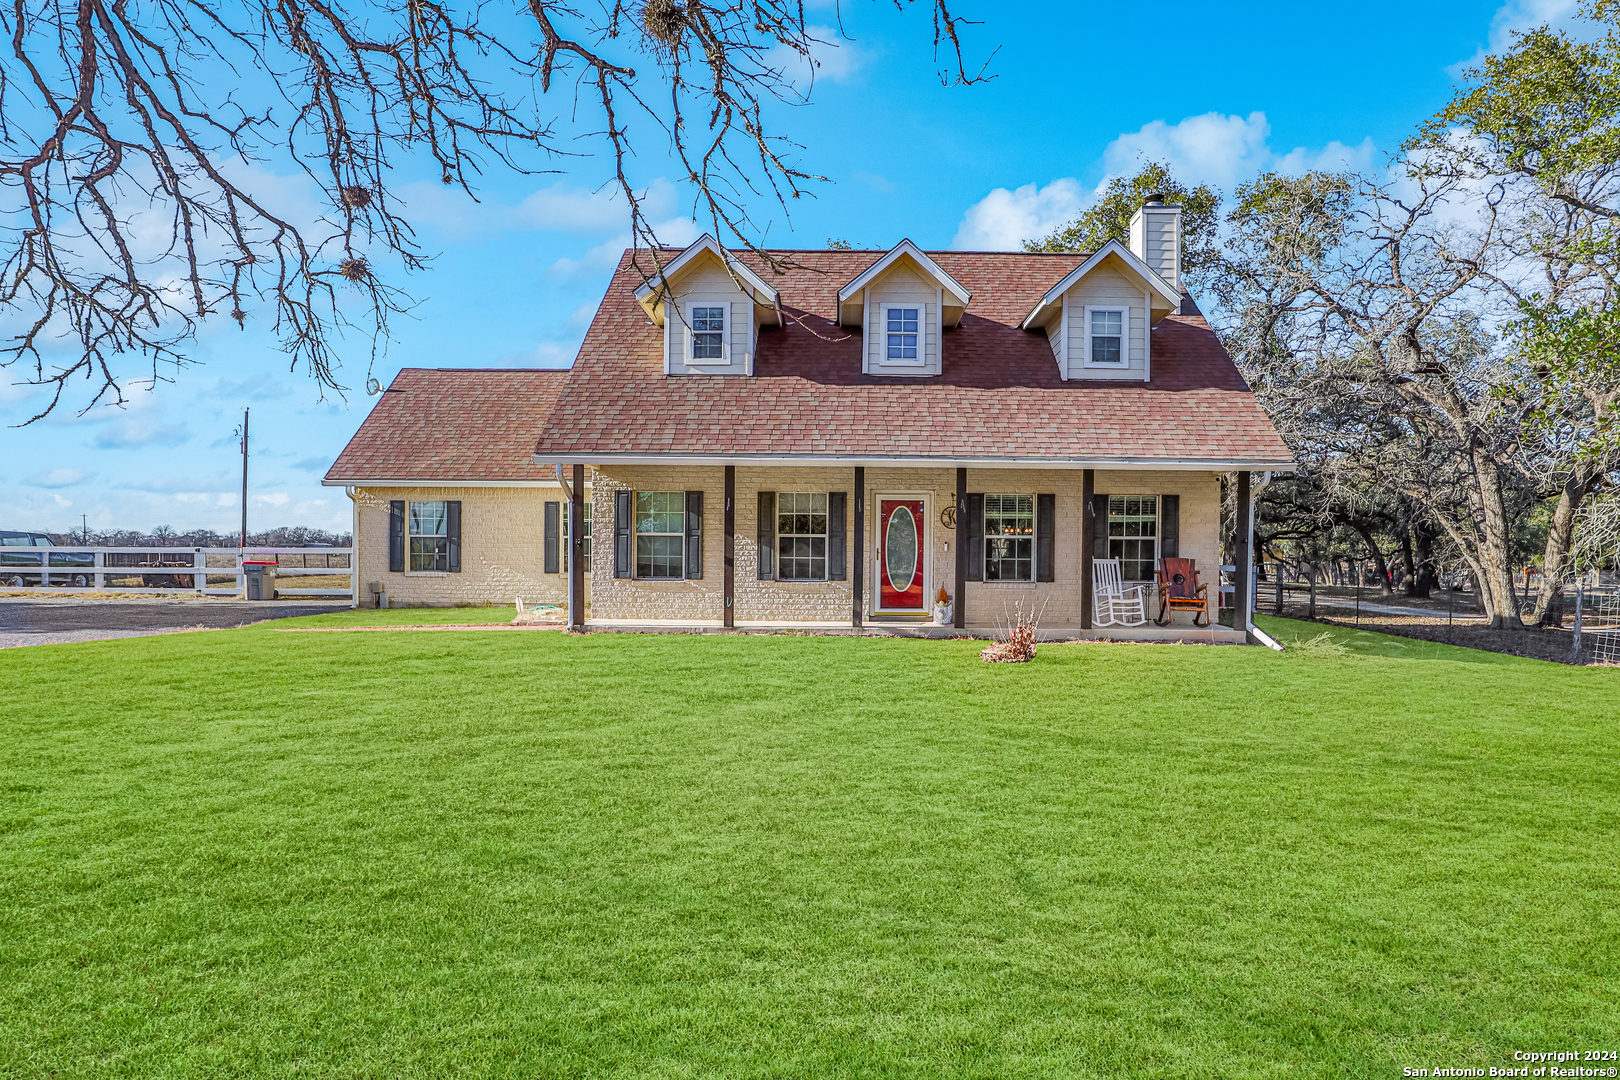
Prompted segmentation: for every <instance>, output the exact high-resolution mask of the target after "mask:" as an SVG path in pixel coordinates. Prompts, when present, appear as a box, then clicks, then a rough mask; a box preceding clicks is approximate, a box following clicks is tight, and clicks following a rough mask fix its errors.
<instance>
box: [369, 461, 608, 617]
mask: <svg viewBox="0 0 1620 1080" xmlns="http://www.w3.org/2000/svg"><path fill="white" fill-rule="evenodd" d="M355 494H356V497H357V498H358V500H359V503H360V507H359V509H360V530H359V532H360V535H359V537H358V538H357V539H358V544H359V558H360V575H359V578H358V579H357V585H358V587H359V589H360V605H361V606H362V607H369V606H371V605H372V604H374V603H375V599H374V597H373V596H372V593H371V583H372V582H374V581H376V582H380V583H382V585H383V586H384V588H386V589H387V590H388V602H389V604H391V605H393V606H396V607H419V606H420V607H448V606H452V605H456V604H510V603H512V602H513V600H515V599H516V598H517V597H520V596H521V597H522V598H523V600H524V603H526V604H530V605H533V604H566V603H567V602H568V576H567V575H566V574H560V573H559V574H547V573H545V572H544V571H545V504H546V503H547V502H548V501H559V502H560V501H563V494H562V489H561V488H560V487H559V486H557V485H550V486H546V487H510V488H482V487H480V488H437V487H436V488H360V489H358V490H357V491H356V492H355ZM393 499H404V500H406V501H408V502H414V501H422V502H427V501H434V500H440V499H460V500H461V573H459V574H448V573H447V574H425V573H403V574H396V573H392V572H390V571H389V569H388V503H389V501H390V500H393ZM564 512H566V508H565V509H564ZM610 514H611V511H610ZM610 520H611V517H610ZM610 550H611V549H610ZM407 551H408V548H407ZM406 565H409V556H408V555H407V557H406Z"/></svg>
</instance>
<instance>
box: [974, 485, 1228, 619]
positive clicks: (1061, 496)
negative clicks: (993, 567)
mask: <svg viewBox="0 0 1620 1080" xmlns="http://www.w3.org/2000/svg"><path fill="white" fill-rule="evenodd" d="M954 484H955V478H954V476H953V478H952V485H953V488H954ZM1084 489H1085V475H1084V473H1082V472H1081V471H1080V470H1078V469H1062V470H1059V469H1053V470H1031V469H969V470H968V490H969V491H982V492H985V493H987V494H992V493H998V492H999V493H1019V494H1022V493H1028V494H1032V495H1033V494H1043V493H1051V494H1053V495H1056V496H1057V499H1056V503H1057V521H1056V530H1055V531H1056V537H1055V540H1056V544H1055V547H1056V551H1055V560H1054V566H1053V571H1054V577H1055V578H1056V580H1055V581H1051V582H1037V583H1033V584H1028V583H1022V582H999V581H982V582H981V581H970V582H968V583H967V621H968V624H969V625H970V626H992V625H999V624H1000V623H1002V622H1003V621H1005V619H1006V617H1007V615H1008V614H1010V613H1011V612H1013V611H1015V610H1016V609H1017V608H1018V607H1019V606H1020V605H1022V607H1023V609H1024V610H1025V611H1030V610H1034V611H1037V612H1040V613H1041V625H1042V626H1044V627H1050V628H1054V629H1056V628H1058V627H1079V626H1080V624H1081V621H1082V615H1083V607H1084V605H1083V600H1084V593H1083V591H1082V590H1083V586H1084V577H1083V565H1084V564H1083V563H1082V561H1081V560H1082V559H1083V558H1084V555H1085V551H1084V548H1085V543H1084V537H1083V536H1082V534H1081V529H1082V526H1083V518H1082V517H1081V514H1082V509H1083V494H1084ZM1094 489H1095V492H1096V494H1099V495H1180V496H1181V526H1180V538H1181V555H1182V557H1183V558H1190V559H1196V560H1197V561H1198V576H1199V580H1200V581H1208V582H1210V587H1211V590H1213V589H1214V582H1215V572H1216V568H1217V567H1218V566H1219V561H1218V555H1219V551H1220V538H1219V521H1220V517H1219V514H1220V476H1219V474H1217V473H1203V472H1135V471H1129V472H1127V471H1124V470H1120V471H1108V470H1098V471H1097V474H1096V477H1095V479H1094ZM951 572H952V573H954V564H953V568H952V570H951ZM1148 599H1149V608H1150V610H1149V612H1148V614H1149V615H1150V616H1152V615H1156V614H1157V613H1158V607H1157V600H1156V598H1155V596H1154V594H1153V592H1152V590H1151V589H1149V591H1148ZM1191 623H1192V614H1191V613H1189V612H1180V613H1177V614H1176V615H1175V617H1174V620H1173V624H1172V625H1176V626H1181V625H1183V624H1185V625H1191Z"/></svg>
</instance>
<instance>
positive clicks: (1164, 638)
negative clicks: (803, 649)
mask: <svg viewBox="0 0 1620 1080" xmlns="http://www.w3.org/2000/svg"><path fill="white" fill-rule="evenodd" d="M585 629H586V630H601V631H607V632H610V633H612V632H616V633H643V634H733V633H735V634H779V633H803V634H824V635H827V636H829V637H905V638H974V639H979V640H990V639H994V638H997V637H1000V636H1001V635H1002V633H1003V631H1002V629H1001V628H1000V627H996V626H969V627H966V628H964V629H960V630H959V629H957V628H956V627H954V626H937V625H935V624H933V623H920V622H883V621H881V620H876V621H868V622H867V623H866V624H865V625H864V626H862V627H860V628H859V629H857V628H855V627H853V626H851V625H850V624H849V623H847V622H787V621H781V622H777V621H755V620H738V622H737V625H736V628H735V629H732V630H727V629H726V628H725V627H724V626H722V625H721V623H720V620H719V619H587V620H586V621H585ZM1036 636H1037V640H1040V641H1047V642H1053V641H1142V642H1149V641H1152V642H1175V641H1183V642H1187V643H1189V644H1203V645H1210V644H1216V645H1241V644H1243V643H1244V642H1245V640H1246V635H1244V634H1242V633H1240V632H1238V631H1236V630H1233V629H1231V628H1230V627H1225V626H1216V627H1214V628H1207V627H1206V628H1203V629H1199V628H1197V627H1192V626H1153V625H1152V624H1149V625H1147V626H1137V627H1128V626H1110V627H1105V628H1103V629H1100V630H1081V629H1079V628H1078V627H1071V626H1058V627H1043V628H1042V629H1041V630H1040V631H1039V633H1038V634H1037V635H1036Z"/></svg>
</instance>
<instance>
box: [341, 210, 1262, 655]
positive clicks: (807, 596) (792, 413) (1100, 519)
mask: <svg viewBox="0 0 1620 1080" xmlns="http://www.w3.org/2000/svg"><path fill="white" fill-rule="evenodd" d="M1180 227H1181V212H1180V209H1179V208H1178V207H1174V206H1164V205H1160V204H1158V203H1149V204H1148V205H1146V206H1144V207H1143V208H1142V209H1141V210H1140V211H1139V212H1138V214H1137V215H1136V217H1135V219H1134V220H1133V222H1132V225H1131V230H1130V242H1129V244H1122V243H1119V242H1110V243H1108V244H1106V245H1104V246H1103V248H1102V249H1101V250H1099V251H1097V252H1094V253H1091V254H1022V253H1009V252H924V251H922V250H920V249H919V248H917V247H916V245H914V244H912V243H911V242H910V241H902V242H901V243H900V244H899V245H897V246H896V247H895V248H893V249H892V250H890V251H887V252H875V251H847V250H832V251H794V252H786V253H783V261H784V262H786V263H788V264H789V268H788V269H786V270H781V269H778V270H776V271H771V270H768V269H767V268H766V267H764V266H762V265H760V264H759V263H758V262H756V261H755V260H753V259H752V258H749V257H746V256H741V255H737V254H734V253H731V252H728V251H726V250H725V249H723V248H722V247H721V246H720V245H718V244H717V243H715V242H714V240H712V239H711V238H708V237H705V238H703V239H701V240H699V241H698V242H697V243H695V244H693V245H692V246H691V247H689V248H687V249H686V250H685V251H680V252H674V251H669V252H661V253H659V258H658V259H657V260H652V259H650V258H649V253H647V252H641V253H640V258H633V257H632V254H633V253H630V252H627V253H626V255H625V257H624V259H623V260H621V262H620V265H619V267H618V270H617V272H616V273H615V274H614V277H613V280H612V282H611V283H610V284H609V286H608V290H607V293H606V295H605V296H604V297H603V300H602V303H601V305H600V308H599V309H598V311H597V314H596V318H595V320H594V321H593V323H592V325H591V327H590V330H589V332H588V333H587V334H586V337H585V341H584V343H583V345H582V346H581V348H580V351H579V355H578V358H577V359H576V361H575V363H574V366H573V368H572V369H571V370H570V371H568V372H565V373H558V374H543V373H538V372H529V373H524V374H522V375H519V374H517V373H512V372H466V373H460V374H456V373H449V372H434V373H425V372H415V371H406V372H402V373H401V375H400V378H399V379H398V380H396V383H395V388H399V389H402V390H404V391H405V392H406V393H408V394H414V395H417V396H418V397H419V398H423V400H422V405H423V406H424V407H426V406H427V405H428V401H427V400H426V398H428V397H432V396H433V395H432V392H431V391H428V392H427V393H426V394H425V395H424V390H423V382H424V380H426V381H427V383H429V384H431V383H433V381H434V380H460V381H461V383H462V384H464V385H465V386H466V387H467V388H468V391H467V392H469V393H472V394H474V395H476V396H479V397H480V398H482V403H481V404H480V405H479V406H478V408H479V409H483V410H493V411H494V412H497V413H500V415H501V416H502V417H503V421H502V423H501V424H496V425H494V426H493V427H492V429H491V430H490V431H489V432H488V433H487V435H486V434H485V433H484V431H483V428H482V424H481V422H478V421H476V420H473V419H472V418H473V415H474V414H473V412H472V411H469V412H468V414H467V416H468V418H469V422H468V423H464V424H461V425H460V426H457V427H456V432H457V435H456V438H457V439H465V440H467V441H468V442H469V443H470V444H474V445H476V446H479V447H482V446H484V445H486V444H487V445H488V446H491V447H494V446H495V445H497V444H499V445H500V446H502V447H505V448H506V449H503V450H501V451H500V453H503V454H506V456H508V457H511V456H513V455H512V454H511V451H510V445H511V442H512V440H513V439H514V438H515V437H516V433H517V431H518V429H519V428H520V427H521V425H522V424H523V423H525V422H528V421H527V419H517V417H518V416H519V413H520V412H521V413H522V416H523V417H525V418H528V417H532V418H533V429H532V440H531V444H530V446H529V448H528V449H529V451H530V453H529V455H528V457H527V459H526V461H525V462H523V463H522V465H521V466H519V465H516V464H514V466H513V467H512V469H511V470H509V471H508V472H507V473H504V474H502V475H510V476H513V477H517V476H519V475H520V474H521V476H523V477H526V478H528V479H525V480H523V483H526V484H530V485H531V487H528V488H523V489H519V488H518V487H517V486H516V484H515V483H514V485H513V486H512V487H510V488H503V487H502V486H501V484H500V482H499V480H498V479H495V478H493V477H492V478H491V479H490V480H489V481H488V486H486V487H481V488H475V487H473V486H470V485H467V484H463V485H461V488H460V490H459V499H458V500H456V501H455V515H456V518H457V519H458V528H459V529H460V530H462V533H461V535H460V536H459V537H458V538H457V540H456V542H455V546H456V548H457V549H458V556H457V567H458V569H455V570H449V569H445V568H444V567H441V566H440V565H439V564H438V563H437V562H433V563H432V564H431V566H430V565H429V560H427V559H421V558H419V556H418V549H419V548H422V547H423V546H424V541H425V542H426V548H429V549H432V550H435V551H436V550H437V548H436V538H435V537H432V536H428V535H419V531H418V530H419V529H420V528H440V527H441V526H440V524H439V522H440V521H441V519H448V518H449V516H450V512H449V510H448V509H445V510H440V509H439V507H440V505H441V504H443V503H445V502H447V501H448V500H446V499H443V498H438V497H431V498H430V497H425V496H423V495H422V493H423V492H427V494H428V495H437V494H439V493H441V492H442V490H444V489H442V488H434V487H423V486H421V482H422V481H423V480H424V479H426V476H425V475H417V474H412V475H405V474H403V473H401V471H400V469H399V468H398V467H395V466H393V465H388V464H376V465H367V464H363V462H364V461H365V460H366V459H365V458H364V455H363V454H362V453H361V452H360V448H364V447H367V446H373V445H377V444H378V443H379V441H383V440H388V439H395V440H396V441H401V440H402V441H403V442H410V441H411V440H412V439H413V438H415V437H417V435H416V434H414V433H419V432H420V430H421V427H422V424H421V422H420V421H419V420H417V419H414V416H415V414H414V413H412V407H411V406H410V405H409V404H408V403H404V402H402V403H398V404H396V403H393V402H390V401H388V400H386V399H385V401H384V403H383V404H382V405H380V406H379V407H378V409H377V410H376V412H374V413H373V415H372V417H370V418H368V419H367V421H366V422H365V424H364V425H363V426H362V428H361V430H360V432H359V433H358V434H357V435H356V436H355V440H354V442H353V443H351V445H350V447H349V449H347V450H345V451H344V454H343V455H342V456H341V457H340V458H339V459H338V462H337V463H336V464H335V465H334V467H333V469H332V471H331V473H330V474H329V475H328V479H327V482H328V483H331V484H345V485H348V486H350V487H351V488H353V489H355V495H356V497H357V503H356V506H357V529H358V532H357V537H358V538H359V539H358V542H359V547H360V550H361V556H360V560H361V561H360V566H361V570H360V574H361V577H362V578H365V579H369V580H381V581H383V582H384V583H385V584H386V585H387V587H388V591H389V592H390V594H391V595H392V596H394V597H395V598H396V599H398V600H400V601H403V602H407V603H410V602H433V601H439V600H442V599H444V598H445V597H447V596H451V595H454V596H456V597H458V598H460V599H465V600H488V601H500V602H507V603H509V602H511V600H512V598H513V595H524V596H526V597H529V596H532V597H535V598H537V599H545V598H548V597H549V598H555V599H556V600H558V601H559V602H561V601H562V600H564V599H566V598H567V597H569V595H570V584H571V585H572V590H573V607H572V612H573V614H572V615H571V618H572V619H573V620H574V621H576V622H581V623H583V621H584V619H585V605H586V603H587V601H588V604H589V621H588V624H587V625H590V626H603V627H609V626H630V625H645V624H652V625H682V626H693V627H707V626H712V627H731V626H735V627H749V626H765V625H769V626H782V625H791V626H805V627H824V628H832V627H835V626H839V627H847V626H851V625H855V626H866V627H872V626H882V625H885V624H892V625H896V626H907V625H911V624H915V623H917V622H920V621H923V620H925V619H927V618H928V613H929V612H930V610H931V609H932V606H933V600H934V598H935V595H936V593H937V592H938V591H939V590H940V589H941V588H942V587H943V588H944V589H945V591H946V592H947V593H948V594H949V595H950V596H951V598H952V600H953V623H954V625H955V626H957V627H962V628H970V629H971V628H976V627H977V628H988V627H993V626H995V625H997V624H998V623H1000V622H1001V621H1002V620H1003V619H1004V618H1005V616H1006V613H1008V612H1010V611H1012V610H1013V609H1015V608H1017V607H1019V606H1020V605H1021V606H1022V608H1023V609H1024V610H1025V611H1029V610H1031V609H1035V610H1039V611H1041V612H1042V624H1043V626H1044V627H1045V628H1048V629H1052V630H1058V631H1063V632H1084V631H1085V630H1087V629H1089V628H1090V625H1091V621H1092V600H1091V596H1090V590H1091V582H1092V574H1091V566H1092V560H1093V559H1095V558H1106V559H1119V560H1120V561H1121V562H1120V567H1121V570H1122V573H1123V576H1124V577H1125V578H1126V579H1127V580H1128V581H1139V582H1152V581H1153V580H1154V567H1155V563H1156V560H1158V559H1159V558H1161V557H1164V556H1179V557H1187V558H1192V559H1194V560H1195V561H1196V565H1197V567H1198V569H1199V572H1200V575H1201V576H1202V577H1203V579H1204V580H1205V581H1208V582H1210V583H1211V584H1212V586H1213V583H1214V581H1215V579H1216V570H1217V567H1218V565H1219V563H1220V556H1221V550H1222V543H1221V540H1222V538H1221V536H1220V531H1221V528H1220V521H1221V507H1220V502H1221V484H1220V479H1221V476H1222V475H1223V474H1235V475H1236V476H1237V477H1238V480H1239V483H1238V484H1236V485H1235V486H1234V490H1235V491H1236V492H1237V493H1238V494H1239V496H1240V497H1241V500H1242V502H1243V503H1244V506H1243V509H1244V511H1245V513H1246V511H1247V505H1246V503H1247V491H1248V478H1249V474H1250V472H1251V471H1256V470H1285V469H1289V468H1291V467H1292V462H1291V460H1290V454H1289V451H1288V449H1287V447H1286V446H1285V445H1284V443H1283V442H1282V440H1281V439H1280V438H1279V437H1278V435H1277V433H1276V430H1275V429H1274V428H1273V426H1272V425H1271V423H1270V421H1269V419H1268V418H1267V417H1266V415H1265V413H1264V411H1263V410H1262V409H1261V408H1260V406H1259V404H1258V403H1257V402H1256V401H1255V399H1254V396H1253V394H1252V393H1251V392H1250V390H1249V388H1248V386H1247V385H1246V384H1245V382H1244V381H1243V379H1242V377H1241V376H1240V375H1239V373H1238V371H1237V369H1236V367H1235V366H1234V365H1233V363H1232V361H1231V359H1230V357H1229V356H1228V355H1227V354H1226V352H1225V350H1224V349H1223V348H1222V347H1221V345H1220V343H1219V341H1218V340H1217V338H1216V336H1215V334H1214V332H1213V331H1212V330H1211V329H1210V327H1209V325H1208V324H1207V323H1206V322H1205V320H1204V318H1203V316H1202V315H1201V314H1200V313H1199V311H1198V309H1197V307H1196V306H1195V304H1194V303H1193V301H1192V300H1191V298H1190V297H1188V296H1187V295H1186V293H1185V292H1184V290H1183V288H1182V282H1181V267H1180V251H1181V243H1180ZM524 378H531V379H534V380H536V382H535V383H534V385H532V386H528V387H525V388H523V389H518V388H517V383H519V382H521V380H522V379H524ZM551 379H555V380H557V381H556V383H555V384H553V383H552V382H550V381H549V380H551ZM402 383H403V384H404V385H403V386H401V384H402ZM542 383H544V385H543V386H542V385H541V384H542ZM474 387H482V389H481V390H478V389H472V388H474ZM395 388H391V392H392V391H393V390H394V389H395ZM514 392H515V393H522V394H527V395H528V400H527V401H526V402H525V403H523V405H522V406H519V405H517V404H516V403H513V402H510V401H509V400H508V399H509V397H510V395H511V394H513V393H514ZM501 403H505V405H506V409H505V411H502V407H501ZM435 407H439V408H442V406H435ZM522 410H527V412H523V411H522ZM541 413H544V416H543V417H541ZM480 415H482V414H480ZM508 420H510V421H511V423H507V421H508ZM513 424H515V425H516V426H513ZM380 427H398V428H400V429H401V430H400V432H396V433H386V432H384V431H381V430H379V428H380ZM503 440H505V441H503ZM490 452H493V451H490ZM484 453H486V451H484V450H481V449H474V450H469V451H468V452H467V454H468V456H469V458H478V457H480V456H481V455H483V454H484ZM374 459H375V455H373V460H374ZM406 459H407V456H406V454H405V451H404V450H403V449H402V450H401V451H400V455H399V457H398V460H406ZM412 460H414V459H412ZM423 468H424V469H425V471H426V472H435V473H437V474H438V475H435V476H434V477H433V478H432V479H433V481H434V483H435V484H442V485H454V484H456V482H457V477H455V476H451V475H447V474H446V471H445V468H444V467H443V466H442V465H439V464H437V463H433V464H431V465H424V467H423ZM379 470H380V473H386V474H387V475H380V473H379ZM481 482H483V481H481ZM413 485H416V486H414V487H413ZM413 493H414V494H413ZM417 499H420V500H421V505H423V506H424V507H426V508H427V509H426V510H423V511H421V512H418V510H416V509H414V508H415V507H416V506H417V505H418V503H417V501H416V500H417ZM520 506H526V507H527V509H526V511H523V513H524V514H525V515H526V516H524V517H523V523H522V524H521V525H519V524H516V523H515V522H514V523H510V524H498V525H495V526H494V527H491V526H490V525H486V524H484V523H485V522H492V523H493V522H505V521H507V519H506V518H505V517H503V515H509V514H512V513H514V512H517V508H518V507H520ZM576 518H577V520H578V522H579V524H578V526H577V527H572V526H571V524H570V523H571V522H573V521H574V520H576ZM424 522H426V524H425V525H424V524H423V523H424ZM475 523H476V524H475ZM444 527H446V528H448V526H444ZM475 529H476V530H477V536H478V540H477V541H476V543H475V542H474V541H473V540H472V538H471V537H472V530H475ZM570 534H572V535H574V536H577V537H578V539H577V541H571V540H570ZM571 553H577V554H574V555H573V557H571ZM385 567H386V569H385ZM497 568H503V569H499V570H498V569H497ZM512 568H521V572H520V573H516V574H514V572H513V569H512ZM456 573H459V574H461V575H463V578H462V580H461V581H460V582H457V583H453V584H451V585H446V584H445V580H446V579H447V578H450V577H452V576H454V575H455V574H456ZM469 573H470V574H472V576H470V577H469V576H467V575H469ZM420 575H438V576H427V577H422V576H420ZM519 577H520V578H522V580H523V582H524V590H517V589H515V588H514V584H513V583H514V581H515V580H516V579H517V578H519ZM541 590H549V591H546V592H544V593H542V591H541ZM1213 595H1214V593H1213V588H1212V591H1211V596H1213ZM1155 613H1156V609H1155ZM1191 618H1192V615H1190V614H1187V613H1182V614H1180V615H1178V616H1177V622H1176V624H1175V625H1173V626H1172V627H1171V628H1170V629H1169V630H1161V629H1159V628H1157V627H1155V626H1153V625H1152V624H1149V625H1148V626H1147V627H1145V628H1142V629H1140V630H1137V631H1126V630H1122V629H1120V628H1118V627H1110V628H1109V630H1108V631H1107V633H1108V634H1109V635H1110V636H1116V637H1120V636H1131V635H1132V634H1133V633H1134V634H1136V635H1138V636H1143V637H1155V636H1165V635H1166V634H1173V635H1177V636H1179V635H1181V634H1184V633H1186V632H1187V629H1188V625H1189V623H1190V620H1191ZM1212 633H1213V634H1214V636H1216V637H1220V636H1222V633H1221V632H1220V631H1214V632H1212ZM1200 636H1201V637H1203V636H1206V632H1200ZM1229 636H1232V637H1234V638H1236V637H1241V635H1240V634H1230V635H1229Z"/></svg>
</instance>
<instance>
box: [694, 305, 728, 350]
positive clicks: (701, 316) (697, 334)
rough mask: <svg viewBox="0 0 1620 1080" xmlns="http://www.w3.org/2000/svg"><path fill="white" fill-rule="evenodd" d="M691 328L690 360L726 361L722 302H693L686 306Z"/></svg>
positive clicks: (724, 314)
mask: <svg viewBox="0 0 1620 1080" xmlns="http://www.w3.org/2000/svg"><path fill="white" fill-rule="evenodd" d="M687 318H688V320H689V323H690V325H691V328H692V356H691V359H692V362H693V363H702V362H705V361H707V362H709V363H716V364H723V363H725V362H726V308H725V305H724V304H713V305H709V304H702V305H699V304H693V305H692V306H690V307H689V308H687Z"/></svg>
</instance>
